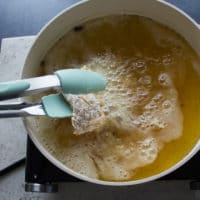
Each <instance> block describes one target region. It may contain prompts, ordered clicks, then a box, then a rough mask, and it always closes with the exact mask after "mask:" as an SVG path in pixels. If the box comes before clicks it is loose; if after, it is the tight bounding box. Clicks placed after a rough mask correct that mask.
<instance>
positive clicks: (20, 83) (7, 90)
mask: <svg viewBox="0 0 200 200" xmlns="http://www.w3.org/2000/svg"><path fill="white" fill-rule="evenodd" d="M29 87H30V83H29V82H28V81H25V80H17V81H9V82H3V83H0V100H4V99H9V98H12V97H15V96H16V95H18V94H20V93H22V92H24V91H25V90H26V89H28V88H29Z"/></svg>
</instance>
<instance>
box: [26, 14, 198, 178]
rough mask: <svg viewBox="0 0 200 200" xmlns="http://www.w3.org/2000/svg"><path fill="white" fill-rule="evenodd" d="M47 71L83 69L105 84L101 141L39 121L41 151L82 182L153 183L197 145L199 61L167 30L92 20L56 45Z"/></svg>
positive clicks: (125, 19)
mask: <svg viewBox="0 0 200 200" xmlns="http://www.w3.org/2000/svg"><path fill="white" fill-rule="evenodd" d="M78 30H79V29H78ZM44 63H45V65H44V66H43V67H44V70H45V73H46V74H49V73H53V72H54V71H55V70H58V69H60V68H67V67H82V66H86V68H88V69H91V70H94V71H97V72H99V73H101V74H103V75H104V76H106V78H107V81H108V85H107V89H106V91H104V92H101V93H99V94H98V95H97V96H98V98H100V99H103V100H104V101H105V102H106V106H105V107H104V112H105V113H107V114H106V115H107V116H108V118H109V122H108V123H107V126H106V127H105V129H104V131H102V132H101V133H95V132H93V133H87V134H84V135H81V136H75V135H73V134H72V133H73V127H72V126H71V122H70V119H62V120H49V119H44V118H43V119H42V118H37V119H36V120H35V123H36V126H37V129H38V133H37V134H38V135H37V136H38V138H39V140H40V141H41V142H42V143H43V145H44V146H45V147H46V148H47V149H48V150H49V152H50V153H51V154H52V155H53V156H55V157H56V158H57V159H59V160H60V161H61V162H62V163H64V164H65V165H66V166H68V167H70V168H72V169H73V170H75V171H77V172H79V173H81V174H84V175H86V176H90V177H93V178H98V179H102V180H111V181H127V180H135V179H141V178H145V177H148V176H152V175H154V174H157V173H159V172H161V171H163V170H166V169H168V168H169V167H170V166H173V165H174V164H176V163H177V162H178V161H180V160H181V159H182V158H183V157H184V156H185V155H186V154H187V153H188V152H189V151H190V150H191V148H192V147H193V146H194V145H195V143H196V142H197V141H198V139H199V130H200V124H199V123H198V122H199V120H200V119H199V118H200V106H199V102H200V93H199V89H198V86H199V84H200V74H199V73H198V70H196V69H195V67H196V68H199V67H200V61H199V58H198V56H197V55H196V54H195V53H194V51H193V50H192V49H191V48H190V47H189V45H188V44H187V43H186V41H185V40H183V39H182V38H181V37H180V36H179V35H178V34H176V33H175V32H174V31H171V30H169V29H168V28H167V27H164V26H162V25H159V24H157V23H155V22H153V21H151V20H149V19H146V18H144V17H138V16H126V15H125V16H122V15H120V16H110V17H105V18H101V19H97V20H93V21H90V22H87V23H86V24H83V25H82V29H81V30H79V31H77V29H75V31H74V30H72V31H71V32H69V33H67V34H66V36H64V37H63V38H62V39H61V40H59V41H58V42H57V43H56V44H55V46H54V47H53V48H52V49H50V51H49V52H48V54H47V55H46V56H45V58H44ZM150 102H151V104H150ZM152 102H153V103H152ZM147 105H148V106H147ZM145 106H146V107H145ZM170 109H172V110H170ZM148 112H150V113H153V116H154V118H153V119H154V123H151V120H152V118H149V116H148V114H146V113H148ZM166 112H168V113H170V117H169V116H168V117H167V114H166V116H165V114H162V113H166ZM144 113H145V114H144ZM145 117H146V118H145ZM156 117H157V118H156ZM170 118H171V119H172V120H171V121H170ZM144 119H145V120H146V121H145V120H144ZM147 119H148V120H147ZM149 119H151V120H149ZM155 119H156V120H157V121H156V120H155ZM32 121H33V120H32ZM152 121H153V120H152ZM29 123H33V122H29ZM144 141H145V142H144ZM141 147H142V148H146V152H145V151H144V152H142V150H141V152H140V151H139V150H140V148H141ZM142 159H144V160H142ZM145 159H146V161H145ZM131 167H132V169H131Z"/></svg>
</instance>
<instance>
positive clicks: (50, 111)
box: [0, 69, 106, 118]
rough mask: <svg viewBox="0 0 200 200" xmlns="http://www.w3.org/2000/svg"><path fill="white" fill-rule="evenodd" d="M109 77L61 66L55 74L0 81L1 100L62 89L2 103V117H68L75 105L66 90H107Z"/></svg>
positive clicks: (88, 91) (85, 91)
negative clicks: (30, 99) (34, 98)
mask: <svg viewBox="0 0 200 200" xmlns="http://www.w3.org/2000/svg"><path fill="white" fill-rule="evenodd" d="M105 87H106V80H105V78H104V77H103V76H101V75H100V74H98V73H96V72H92V71H87V70H82V69H66V70H59V71H56V72H55V73H54V75H47V76H41V77H36V78H29V79H23V80H17V81H11V82H4V83H0V100H8V99H12V98H18V97H22V96H30V95H32V94H35V93H38V92H41V91H45V90H49V89H56V90H57V91H60V92H61V93H58V94H51V95H47V96H44V97H42V99H41V102H39V103H35V104H31V103H25V102H23V103H9V104H0V118H8V117H25V116H37V115H38V116H41V115H46V116H48V117H51V118H64V117H70V116H71V115H72V108H71V106H70V104H69V103H68V102H67V101H66V99H65V98H64V96H63V94H69V93H70V94H87V93H95V92H98V91H101V90H104V89H105Z"/></svg>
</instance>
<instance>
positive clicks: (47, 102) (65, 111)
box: [42, 94, 72, 118]
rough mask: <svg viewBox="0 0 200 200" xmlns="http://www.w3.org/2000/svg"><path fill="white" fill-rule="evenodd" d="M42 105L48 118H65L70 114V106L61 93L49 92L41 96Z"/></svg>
mask: <svg viewBox="0 0 200 200" xmlns="http://www.w3.org/2000/svg"><path fill="white" fill-rule="evenodd" d="M42 106H43V109H44V111H45V113H46V116H48V117H50V118H65V117H71V116H72V108H71V106H70V104H69V103H68V102H67V101H66V100H65V98H64V97H63V95H62V94H51V95H48V96H44V97H42Z"/></svg>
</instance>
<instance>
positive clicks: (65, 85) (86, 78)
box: [55, 69, 106, 94]
mask: <svg viewBox="0 0 200 200" xmlns="http://www.w3.org/2000/svg"><path fill="white" fill-rule="evenodd" d="M55 74H56V75H57V76H58V78H59V80H60V83H61V88H62V92H63V93H66V94H67V93H72V94H87V93H95V92H98V91H101V90H104V89H105V87H106V79H105V78H104V77H103V76H102V75H100V74H98V73H96V72H93V71H87V70H81V69H67V70H59V71H56V72H55Z"/></svg>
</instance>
